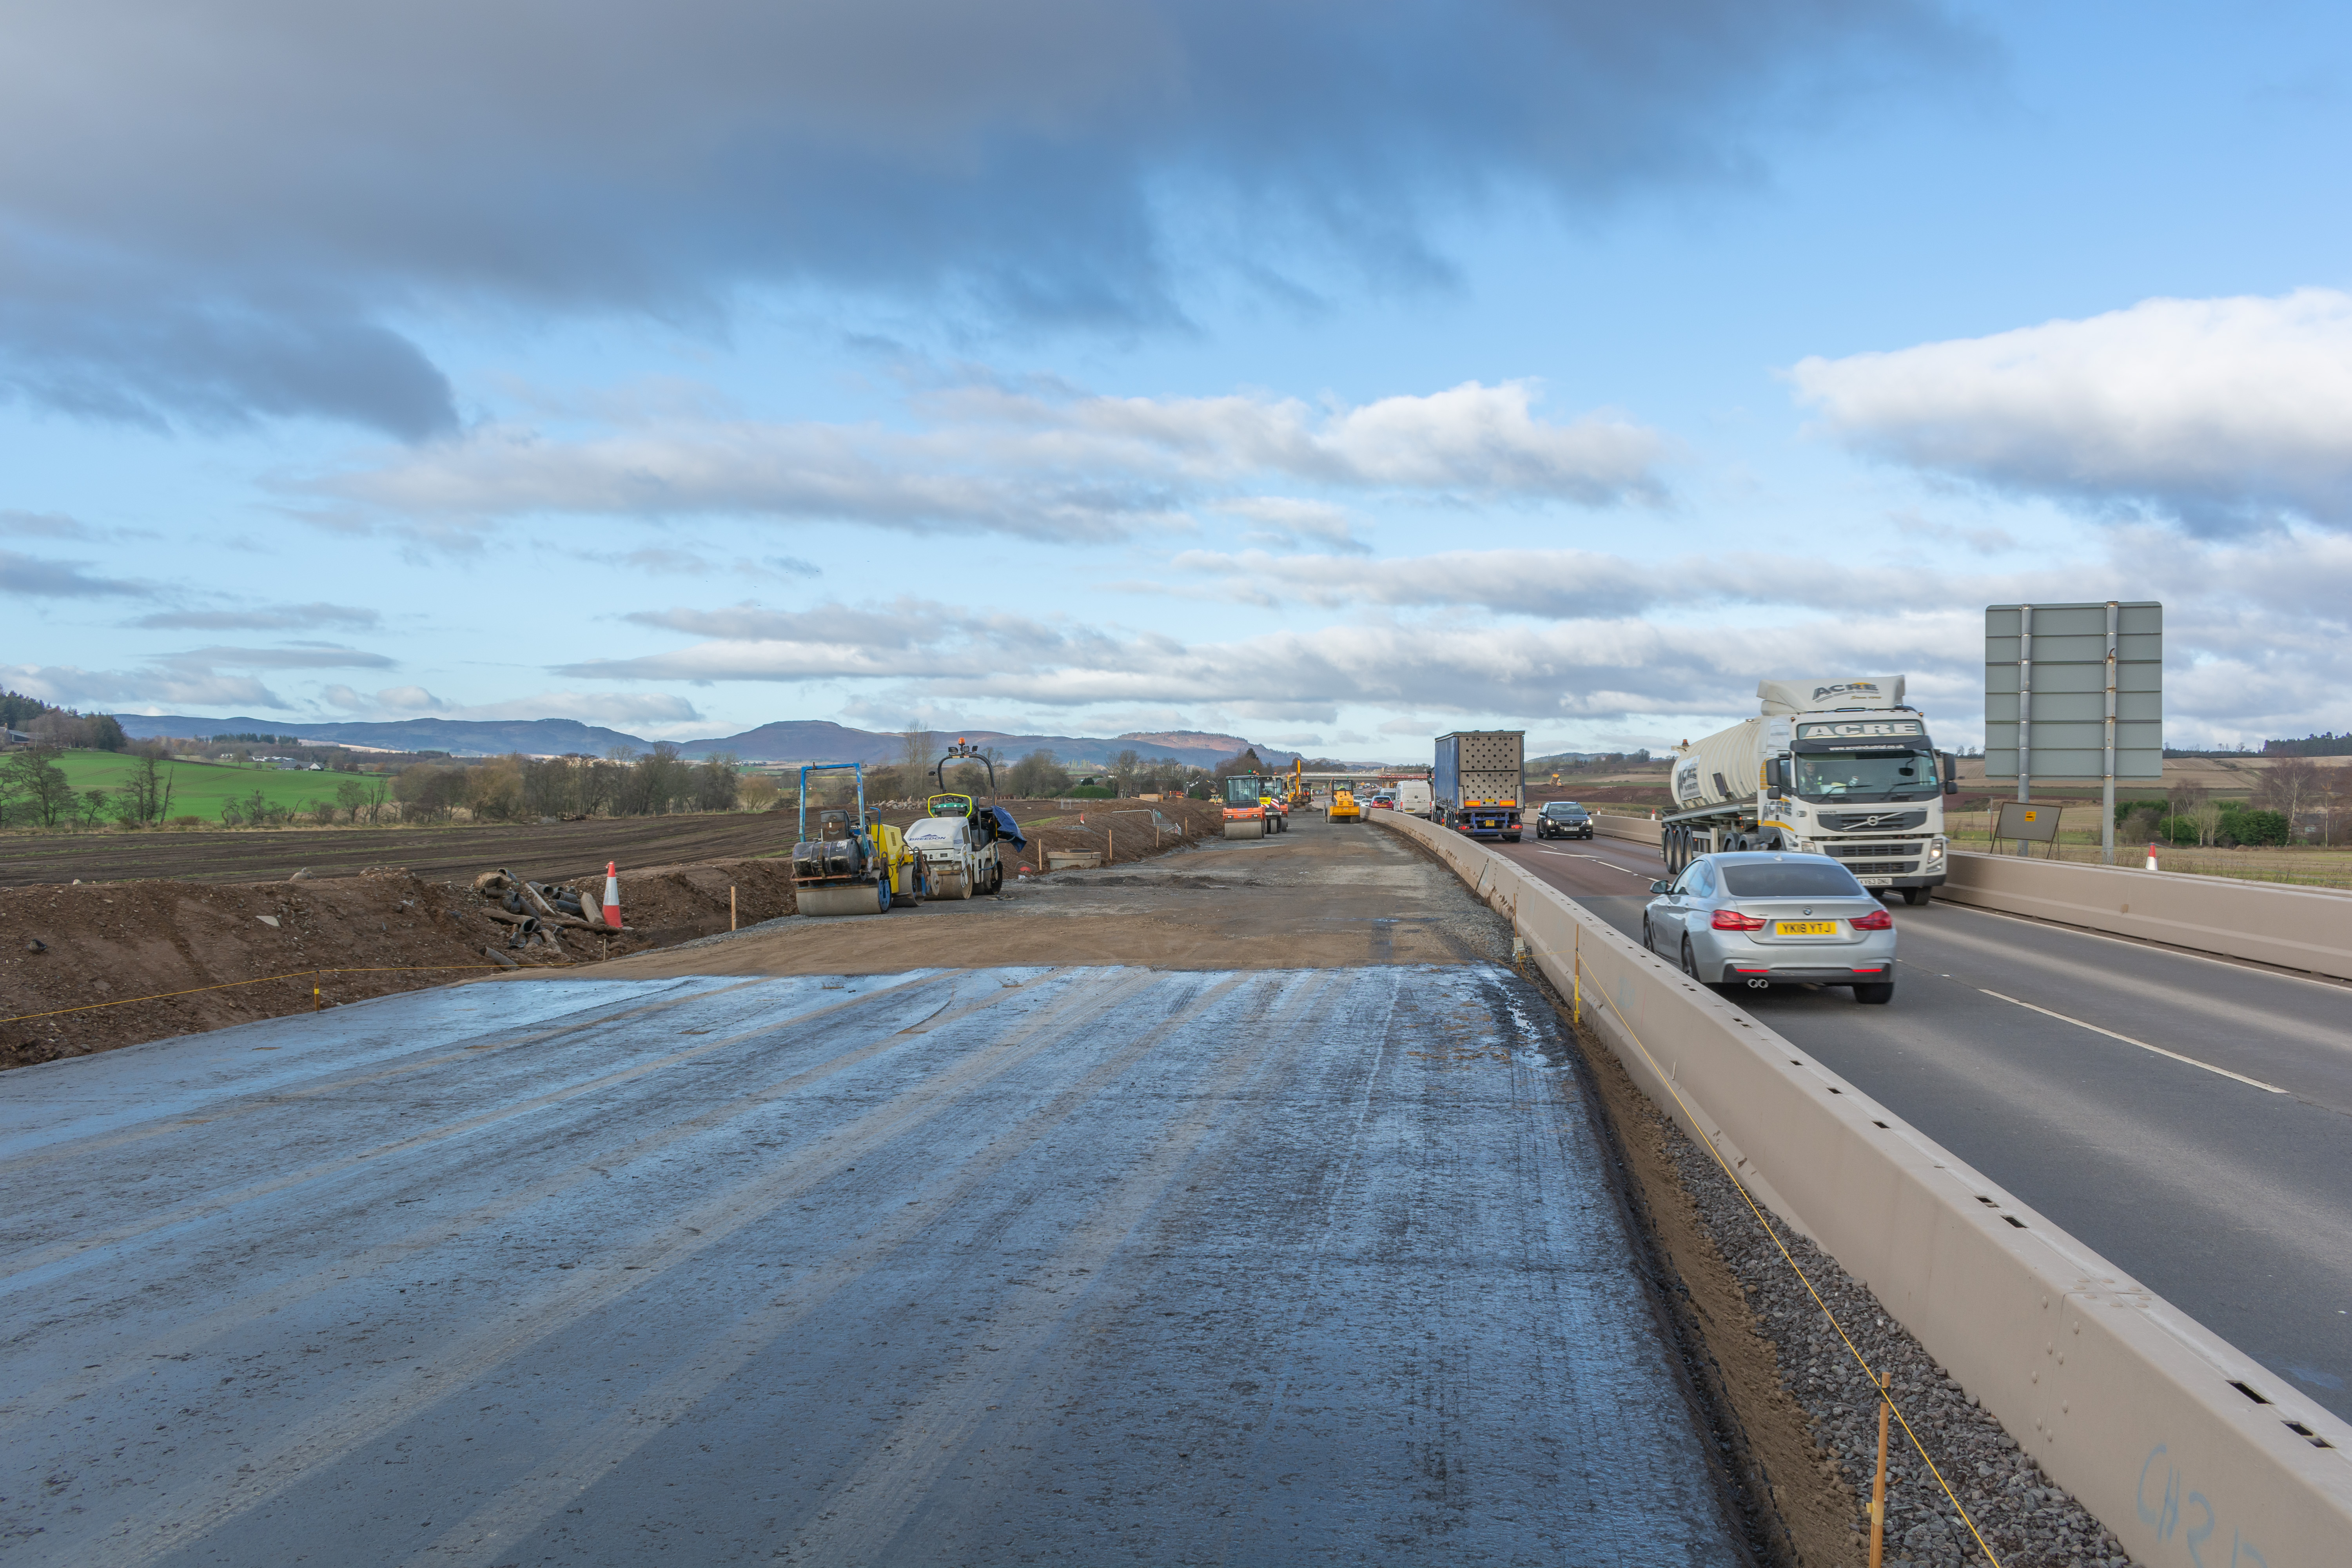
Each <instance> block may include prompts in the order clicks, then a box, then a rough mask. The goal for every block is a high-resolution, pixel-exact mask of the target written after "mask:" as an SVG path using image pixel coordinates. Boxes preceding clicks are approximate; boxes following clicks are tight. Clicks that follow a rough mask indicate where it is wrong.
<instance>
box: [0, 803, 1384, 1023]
mask: <svg viewBox="0 0 2352 1568" xmlns="http://www.w3.org/2000/svg"><path fill="white" fill-rule="evenodd" d="M1013 810H1014V815H1015V816H1016V817H1018V818H1020V819H1021V820H1023V821H1024V823H1042V824H1044V826H1040V827H1037V828H1034V829H1033V830H1032V831H1033V833H1034V837H1035V838H1036V839H1038V840H1042V841H1043V845H1044V847H1049V848H1050V849H1053V850H1069V849H1087V850H1093V851H1097V852H1099V853H1107V854H1108V855H1109V856H1110V857H1111V864H1113V865H1115V866H1116V865H1126V864H1129V863H1131V862H1133V861H1136V860H1139V859H1146V858H1150V857H1152V856H1155V855H1159V854H1163V853H1166V852H1167V851H1170V850H1172V849H1177V848H1181V847H1184V846H1185V845H1186V844H1187V843H1188V842H1192V841H1194V840H1195V839H1197V837H1198V836H1200V835H1202V834H1203V833H1212V832H1213V833H1217V834H1220V835H1222V822H1223V814H1222V810H1221V808H1219V807H1218V806H1216V805H1213V804H1210V803H1206V802H1200V801H1187V802H1166V803H1161V804H1160V805H1157V806H1156V807H1155V806H1154V805H1149V804H1141V803H1136V802H1105V803H1104V804H1103V805H1101V806H1098V807H1097V806H1088V807H1087V808H1084V809H1083V810H1082V811H1081V810H1062V809H1059V808H1056V807H1055V806H1054V805H1052V804H1051V803H1026V804H1016V805H1014V807H1013ZM914 816H915V814H914V813H912V812H906V811H901V812H895V813H888V814H886V820H890V821H894V822H898V823H900V824H904V823H907V822H911V821H912V820H914ZM794 820H795V819H794V816H793V814H791V813H774V814H761V815H759V816H747V815H743V814H740V813H737V814H727V813H713V814H710V815H708V816H670V817H647V818H634V819H624V820H620V821H602V820H600V821H593V822H581V823H564V824H561V825H559V826H551V827H512V828H509V827H485V828H442V829H427V828H416V829H405V830H404V829H374V828H339V829H318V830H293V831H264V832H255V833H229V832H222V833H188V834H179V833H170V832H164V833H147V834H126V835H121V836H116V835H108V834H91V835H88V836H84V837H56V838H51V837H35V836H18V837H12V838H11V839H9V840H6V841H5V842H6V843H7V845H8V846H9V847H11V848H15V849H22V847H24V846H26V845H27V844H30V845H32V846H34V847H37V848H38V849H40V850H41V851H42V852H43V853H47V852H49V851H50V850H52V849H55V850H57V851H58V852H59V853H65V852H73V853H76V854H83V855H87V856H90V857H93V858H97V859H99V860H100V861H101V862H106V861H108V859H109V858H110V857H122V856H136V857H140V858H144V859H146V860H149V861H157V860H160V861H163V862H166V863H170V864H176V865H178V866H179V867H181V868H183V869H184V873H185V874H183V875H173V876H166V877H158V878H147V879H139V880H135V881H112V882H99V881H89V880H85V881H84V882H82V883H81V884H80V885H79V886H73V885H68V886H63V887H60V886H58V885H57V884H56V883H55V882H54V881H50V882H48V883H47V884H46V885H44V884H43V883H42V882H41V881H39V880H38V879H35V880H33V881H32V882H31V883H30V884H29V885H19V886H16V887H8V888H0V1067H20V1066H23V1065H25V1064H26V1063H28V1062H41V1061H49V1060H53V1059H55V1058H58V1057H69V1056H83V1055H87V1054H89V1052H92V1051H102V1050H109V1049H111V1048H113V1047H117V1046H126V1045H133V1044H137V1043H138V1042H140V1041H142V1040H153V1039H161V1038H164V1037H169V1036H173V1035H180V1034H187V1033H190V1032H193V1031H196V1030H202V1029H214V1028H219V1027H221V1026H224V1025H227V1024H237V1023H245V1022H247V1021H249V1020H251V1019H255V1018H267V1017H277V1016H282V1015H284V1014H288V1013H295V1012H300V1011H302V1010H303V1009H305V1008H309V1007H311V1006H313V1005H320V1006H332V1005H337V1004H339V1003H343V1002H352V1001H357V1000H359V999H361V998H362V997H367V996H378V995H383V994H386V993H389V992H394V991H411V990H415V989H417V988H418V987H420V986H426V985H442V984H451V983H453V982H456V981H460V980H465V979H469V978H474V977H477V976H481V975H488V974H495V973H501V972H503V971H504V970H505V969H506V967H507V965H508V963H513V964H516V965H519V966H520V967H521V968H525V969H538V968H551V967H569V966H572V965H575V964H580V963H611V962H618V961H621V960H624V959H628V958H631V957H632V956H633V955H636V954H643V953H647V952H653V951H654V950H656V949H662V948H668V947H673V946H676V945H677V944H678V943H680V942H691V941H694V940H695V939H697V938H701V937H709V936H714V935H724V934H726V933H727V931H728V930H729V907H728V891H729V889H730V888H732V889H734V890H735V911H734V914H735V919H736V921H739V922H740V924H741V925H743V926H746V927H749V926H753V925H758V924H761V922H764V921H778V920H782V919H784V918H785V917H789V916H791V915H793V911H794V904H793V890H792V872H791V865H790V862H789V860H786V859H782V858H768V857H770V856H772V855H776V854H785V853H789V851H790V848H791V840H792V838H793V823H794ZM1281 841H1286V840H1278V842H1281ZM1219 842H1222V837H1220V839H1219ZM403 844H408V845H411V846H413V847H421V848H423V849H425V851H426V852H427V854H426V856H425V859H424V863H423V864H421V865H417V864H408V865H400V866H385V865H383V864H382V863H381V858H382V857H383V855H385V853H386V852H387V851H391V850H395V849H397V848H399V847H401V846H402V845H403ZM679 846H685V847H689V848H704V849H709V848H710V847H713V846H731V847H734V849H735V851H736V853H735V854H734V855H732V856H726V857H719V856H712V857H710V858H698V859H695V860H692V861H690V862H686V863H679V862H674V861H673V862H665V863H662V864H657V865H650V866H636V865H634V864H633V863H632V862H631V856H632V853H634V854H635V855H636V856H640V857H650V856H651V855H652V854H653V853H654V852H656V850H659V849H663V848H676V847H679ZM746 850H754V851H756V856H755V857H754V858H746V857H745V854H744V852H745V851H746ZM1040 853H1041V851H1040V848H1039V847H1037V846H1035V845H1033V847H1031V848H1030V849H1029V850H1028V851H1027V852H1026V853H1025V854H1024V857H1023V859H1022V864H1023V866H1024V867H1029V866H1032V865H1034V863H1035V862H1036V860H1037V859H1038V858H1039V855H1040ZM362 854H364V855H366V856H369V857H374V859H371V860H369V861H367V862H365V863H361V862H360V861H359V857H360V856H362ZM257 860H262V861H276V862H278V863H288V862H290V863H292V864H293V866H294V867H295V868H307V869H309V870H310V872H311V875H310V876H309V877H307V878H304V879H299V880H288V879H285V878H283V877H280V878H276V879H269V880H266V881H265V880H257V879H256V878H255V876H254V863H255V862H256V861H257ZM606 860H620V861H622V862H623V865H622V870H621V908H622V918H623V920H624V921H625V923H626V926H627V930H626V931H624V932H622V933H620V934H617V935H615V934H610V933H604V932H593V931H577V930H564V931H560V932H559V934H558V935H557V937H556V941H557V942H558V943H559V944H560V945H559V947H558V948H556V949H554V950H548V949H545V948H541V947H536V946H535V947H531V948H529V949H525V950H522V951H520V952H518V951H514V950H511V949H510V948H509V945H508V943H509V937H510V935H511V934H512V931H513V928H512V926H511V925H509V924H508V923H505V922H502V921H497V920H494V919H492V918H491V917H490V915H489V913H488V910H492V909H495V908H496V907H497V906H496V905H495V904H494V903H491V902H488V901H486V900H483V899H481V898H479V897H478V896H476V895H475V893H474V892H473V890H472V883H473V879H474V877H475V876H476V875H477V874H478V873H479V872H481V871H484V870H487V869H490V868H499V867H504V868H510V869H512V870H513V871H514V872H515V873H516V874H517V875H519V876H521V877H525V878H528V879H530V880H532V881H541V882H560V883H564V884H567V885H569V886H572V887H574V888H577V889H580V891H581V892H582V893H583V895H584V899H585V901H586V902H589V903H592V904H601V902H602V900H603V894H604V862H605V861H606ZM112 863H113V864H115V865H116V867H117V868H118V870H119V869H120V868H121V865H122V864H123V863H124V862H123V861H121V860H120V859H117V860H115V861H113V862H112ZM54 868H55V866H54V865H45V866H44V867H43V868H40V869H41V870H42V872H43V874H44V875H46V874H47V871H48V870H51V869H54ZM229 868H235V869H236V871H237V872H238V873H239V875H238V877H237V879H234V880H232V879H229V877H228V875H227V872H228V869H229ZM1118 874H1119V873H1118V872H1116V871H1112V872H1085V873H1079V872H1070V871H1061V872H1055V873H1054V874H1053V875H1051V876H1050V877H1043V878H1042V879H1039V885H1040V886H1041V887H1051V888H1055V889H1063V888H1066V887H1067V886H1069V885H1070V882H1071V879H1073V878H1075V877H1079V876H1093V877H1104V876H1117V875H1118ZM1023 899H1024V895H1023V894H1020V893H1014V894H1012V895H1009V896H1008V899H1007V902H1009V903H1013V904H1015V905H1022V904H1023ZM1042 902H1043V904H1044V905H1048V906H1053V907H1055V908H1060V907H1062V906H1064V905H1066V904H1068V903H1069V902H1070V900H1063V899H1059V898H1058V895H1057V894H1049V895H1046V896H1045V898H1044V899H1043V900H1042ZM957 907H958V906H956V905H951V904H945V903H934V904H930V905H927V906H926V907H925V910H929V911H930V912H935V913H937V912H944V911H946V910H950V909H954V908H957ZM961 907H962V908H964V909H968V910H969V909H973V908H975V907H980V906H975V905H972V904H964V905H962V906H961ZM985 907H988V908H995V907H996V905H995V902H994V900H988V901H987V902H986V905H985ZM1024 907H1025V906H1024ZM925 910H915V911H893V913H892V914H891V915H890V916H888V917H879V916H877V918H876V921H871V922H867V921H825V922H820V921H793V922H791V926H790V928H789V929H790V930H791V931H793V933H794V934H793V936H792V937H791V938H790V939H789V940H788V941H787V942H786V943H785V945H786V946H787V947H788V948H792V949H796V950H798V949H805V950H806V953H807V954H809V955H821V956H810V957H807V958H804V959H803V961H802V967H801V968H800V969H798V970H796V971H795V972H797V973H807V972H808V970H807V968H806V964H807V963H811V962H814V963H817V964H818V966H819V967H825V966H826V965H825V961H826V960H828V959H829V960H830V969H829V971H828V972H831V971H844V972H850V973H870V972H872V970H873V969H874V968H876V967H889V966H890V963H896V964H898V966H900V967H911V966H913V965H916V964H920V963H937V962H939V956H938V953H937V952H936V951H933V950H932V944H934V943H936V942H938V941H939V936H940V928H939V927H938V926H937V925H934V924H929V923H928V922H927V923H925V924H924V926H923V927H922V928H921V929H920V930H919V931H915V932H913V933H911V934H912V937H913V940H912V941H908V940H906V938H907V937H908V935H909V933H908V931H907V929H906V925H905V922H906V921H908V919H909V918H910V915H919V914H921V913H923V912H925ZM264 917H268V920H269V921H277V922H278V923H277V924H275V925H271V924H268V922H267V921H265V919H264ZM886 919H887V921H888V922H889V924H888V926H887V930H888V931H889V932H890V933H891V935H892V936H893V937H894V938H896V939H898V940H896V941H895V942H892V941H885V942H879V943H877V942H875V940H874V938H875V935H876V930H875V927H876V925H877V923H878V922H880V921H884V920H886ZM1055 930H1056V932H1057V934H1056V935H1055V937H1054V938H1053V940H1052V941H1050V942H1046V943H1045V944H1044V946H1045V947H1046V948H1050V949H1052V950H1054V951H1055V952H1059V951H1060V950H1062V949H1063V948H1066V947H1067V946H1068V945H1069V940H1070V938H1071V937H1072V936H1074V935H1076V936H1079V937H1081V938H1082V940H1083V942H1087V943H1093V942H1095V941H1096V939H1097V936H1098V935H1100V934H1103V933H1097V932H1096V931H1092V930H1084V929H1082V928H1078V927H1072V926H1067V925H1057V926H1056V928H1055ZM35 944H38V946H36V945H35ZM1116 945H1117V944H1116V943H1113V946H1114V947H1115V946H1116ZM1342 945H1344V944H1342ZM1361 946H1362V942H1361V939H1358V941H1357V943H1356V950H1357V951H1360V949H1361ZM486 949H488V950H493V951H494V952H496V953H497V954H499V955H500V956H492V955H491V953H490V952H485V950H486ZM884 951H887V952H891V953H894V954H897V955H898V956H896V957H895V958H893V959H892V960H890V961H889V963H881V964H878V965H877V964H876V963H873V962H872V954H873V953H874V952H884ZM910 955H911V956H910ZM502 959H503V961H504V962H502V961H501V960H502ZM1040 961H1041V962H1062V960H1060V959H1059V958H1047V959H1043V960H1040ZM994 962H1003V963H1013V962H1021V960H1018V959H1015V958H1012V957H1005V958H1003V959H999V960H995V961H994ZM1102 962H1105V963H1117V962H1122V960H1119V959H1116V958H1106V959H1103V960H1102ZM774 972H781V971H774ZM314 989H315V995H314ZM130 998H154V999H153V1000H138V1001H131V1000H128V999H130ZM109 1004H121V1005H109ZM28 1015H29V1016H28Z"/></svg>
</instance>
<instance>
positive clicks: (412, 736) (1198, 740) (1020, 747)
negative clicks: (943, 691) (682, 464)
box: [118, 713, 1298, 769]
mask: <svg viewBox="0 0 2352 1568" xmlns="http://www.w3.org/2000/svg"><path fill="white" fill-rule="evenodd" d="M118 717H119V718H120V719H121V724H122V729H123V732H124V733H125V734H127V735H129V736H130V737H131V739H132V740H134V741H146V740H152V739H154V738H156V737H157V736H170V737H172V738H173V739H180V740H193V739H200V738H203V737H205V736H210V735H234V734H239V733H245V732H252V733H256V734H263V735H292V736H295V737H297V738H299V739H301V740H305V741H317V742H327V743H331V744H337V745H347V746H375V747H380V748H382V749H383V750H385V751H393V752H449V753H451V754H452V755H454V756H460V757H494V756H503V755H505V754H506V753H507V752H525V753H527V754H529V755H532V756H541V757H552V756H562V755H564V754H565V753H567V752H580V753H583V754H585V755H588V756H592V757H601V756H603V755H604V753H605V752H609V751H611V750H612V749H614V747H616V746H629V747H634V748H635V750H637V751H640V752H643V751H647V750H650V749H651V748H652V745H653V742H650V741H647V740H646V739H644V738H643V737H642V736H637V735H629V734H624V733H623V732H622V731H618V730H607V729H604V728H603V727H602V726H600V725H595V724H583V723H582V722H580V721H578V720H576V719H401V720H394V721H389V722H383V723H331V724H299V723H288V722H287V721H284V720H282V719H248V718H236V719H199V718H191V717H188V716H186V715H184V714H176V713H171V714H145V713H125V714H121V715H118ZM959 737H961V738H962V739H964V740H968V741H970V742H971V743H972V744H974V745H977V746H993V747H995V748H996V751H997V754H998V755H999V756H1001V757H1003V758H1004V759H1005V760H1006V761H1007V762H1012V761H1015V760H1018V759H1019V758H1022V757H1024V756H1027V755H1028V754H1029V753H1030V752H1034V751H1039V750H1044V751H1048V752H1053V753H1054V757H1055V761H1057V762H1059V763H1061V764H1062V765H1063V766H1064V767H1068V768H1079V769H1085V768H1098V767H1105V766H1108V764H1109V763H1110V760H1111V759H1112V758H1113V757H1115V756H1117V755H1118V753H1119V752H1125V751H1132V752H1137V753H1138V754H1139V755H1141V756H1142V757H1143V758H1144V759H1145V760H1146V761H1157V760H1159V759H1160V758H1161V757H1171V758H1173V759H1174V760H1176V761H1177V762H1180V763H1189V764H1191V765H1192V766H1193V767H1202V768H1213V767H1214V766H1216V765H1217V764H1218V763H1221V762H1223V761H1224V760H1225V759H1226V758H1227V757H1230V756H1233V755H1234V754H1235V753H1236V752H1240V751H1241V750H1242V749H1243V748H1244V747H1245V746H1248V745H1249V744H1250V743H1251V742H1248V741H1246V740H1244V738H1243V737H1241V736H1239V735H1219V734H1211V733H1208V732H1205V731H1197V730H1177V731H1162V732H1157V733H1141V732H1139V733H1135V734H1129V735H1114V736H1110V737H1108V738H1105V737H1102V736H1094V735H1013V734H1007V733H1006V732H1004V731H1002V730H957V731H938V732H936V733H935V734H934V735H933V737H932V740H933V742H934V746H933V753H932V754H933V755H934V756H936V755H937V754H938V753H939V752H941V751H944V750H946V748H947V746H948V744H949V743H950V742H952V741H954V740H956V739H957V738H959ZM904 749H905V742H904V741H902V740H901V739H900V738H899V737H898V735H897V734H895V733H892V732H889V731H877V730H853V729H851V728H849V727H848V726H847V725H845V724H834V723H828V722H826V721H823V720H814V719H798V720H779V721H777V722H775V723H772V724H762V725H761V726H760V727H759V728H758V729H756V730H746V731H743V732H742V733H740V734H737V735H721V736H717V737H714V738H712V739H709V740H703V741H682V742H679V743H678V750H679V752H682V753H683V754H684V755H686V756H688V757H707V756H710V755H712V754H714V753H716V752H731V753H733V754H734V755H735V756H736V757H738V758H740V759H741V760H742V761H744V762H747V763H891V762H896V761H898V757H899V755H900V753H901V752H902V751H903V750H904ZM1257 754H1258V756H1259V757H1260V758H1262V759H1263V760H1264V761H1265V762H1266V763H1269V764H1272V765H1276V766H1284V767H1286V766H1288V765H1289V763H1290V759H1291V758H1293V757H1294V756H1297V754H1298V753H1297V752H1286V751H1284V750H1282V749H1281V748H1280V747H1278V746H1259V747H1258V748H1257Z"/></svg>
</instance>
